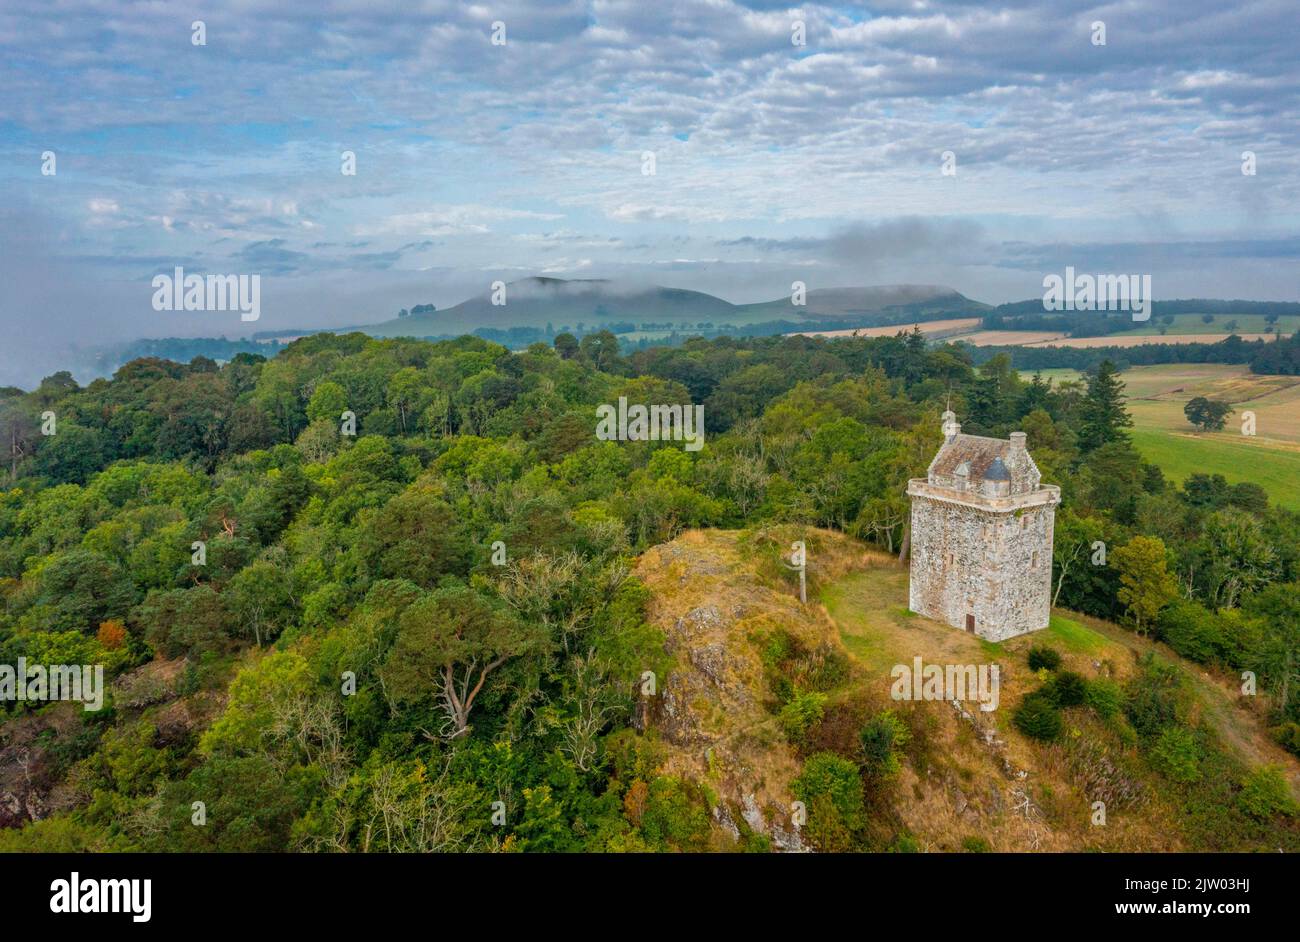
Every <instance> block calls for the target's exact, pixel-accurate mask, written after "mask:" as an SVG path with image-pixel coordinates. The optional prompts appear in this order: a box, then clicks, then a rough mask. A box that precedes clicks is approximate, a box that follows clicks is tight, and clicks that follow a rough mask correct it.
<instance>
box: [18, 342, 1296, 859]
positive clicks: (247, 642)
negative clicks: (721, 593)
mask: <svg viewBox="0 0 1300 942" xmlns="http://www.w3.org/2000/svg"><path fill="white" fill-rule="evenodd" d="M1122 387H1123V384H1122V381H1121V379H1120V374H1117V373H1116V372H1115V370H1114V368H1113V366H1112V365H1111V364H1110V363H1108V362H1107V363H1102V364H1101V365H1100V366H1099V367H1098V368H1097V369H1096V370H1095V371H1094V372H1092V373H1091V374H1090V375H1089V377H1088V378H1087V380H1086V381H1085V382H1065V383H1059V384H1054V383H1051V382H1048V381H1044V380H1043V379H1041V378H1038V377H1035V378H1033V379H1031V380H1029V381H1025V380H1023V379H1022V378H1021V376H1020V375H1019V374H1018V373H1017V372H1016V371H1015V370H1014V369H1012V364H1011V360H1010V358H1009V356H1007V355H1006V354H1001V355H996V356H993V357H992V358H991V359H989V360H988V361H987V362H985V363H983V364H982V365H981V366H979V367H976V366H974V365H973V364H972V362H971V359H970V352H969V350H967V349H964V348H960V347H955V346H948V345H943V346H938V347H933V346H927V344H926V343H925V341H924V340H923V339H922V338H921V336H920V335H919V334H918V333H913V334H911V335H903V336H899V337H891V338H876V339H857V338H854V339H843V340H836V341H828V340H823V339H817V338H806V337H787V338H777V337H767V338H752V339H744V340H742V339H735V338H718V339H713V340H704V339H696V340H689V341H687V342H685V343H683V344H681V345H679V346H673V347H655V348H649V349H643V350H637V351H635V352H633V353H631V354H630V355H624V354H623V353H622V352H621V351H620V348H619V345H618V342H617V340H616V338H615V337H614V336H613V335H612V334H610V333H608V332H597V333H593V334H588V335H587V336H584V337H582V338H581V339H578V338H576V337H573V336H571V335H568V334H561V335H560V336H558V337H556V338H555V340H554V342H553V343H552V344H540V343H539V344H535V345H533V346H531V347H529V348H527V349H526V350H524V351H522V352H518V353H511V352H510V351H508V350H507V349H506V348H505V347H502V346H499V345H497V344H495V343H492V342H489V341H486V340H484V339H482V338H471V337H464V338H461V339H458V340H452V341H443V342H436V343H434V342H424V341H416V340H375V339H371V338H368V337H366V336H364V335H362V334H348V335H341V336H339V335H332V334H320V335H315V336H310V337H306V338H303V339H301V340H298V341H295V342H294V343H292V344H290V345H288V346H287V347H286V348H285V349H284V350H283V352H281V353H279V354H278V355H277V356H275V357H274V358H273V359H265V358H263V357H261V356H257V355H253V354H249V353H240V354H238V355H236V356H234V357H233V359H231V360H230V361H229V362H227V363H225V364H224V365H218V364H217V363H216V362H215V361H213V360H211V359H206V358H203V357H199V358H196V359H194V360H193V361H191V362H190V363H188V364H187V365H182V364H178V363H174V362H169V361H166V360H161V359H138V360H135V361H133V362H130V363H128V364H126V365H125V366H123V367H122V368H121V369H119V370H118V371H117V372H116V374H115V375H114V376H113V377H112V379H111V380H109V379H101V380H96V381H94V382H92V383H91V384H89V385H88V386H86V387H84V388H81V387H79V386H78V385H77V384H76V383H75V382H74V381H73V380H72V379H71V377H70V376H69V375H68V374H56V375H54V376H51V377H49V378H47V379H46V380H45V381H43V382H42V383H41V385H40V386H39V387H38V388H37V389H35V390H32V391H30V392H24V391H22V390H17V389H8V390H0V443H2V447H3V450H4V458H5V461H4V468H3V470H2V471H0V603H2V605H0V663H9V664H13V663H17V660H18V659H19V658H26V659H27V661H28V662H32V663H42V664H45V663H60V664H81V663H85V664H91V663H96V664H104V665H105V666H106V669H107V671H108V673H109V675H110V679H112V680H113V681H114V686H113V689H112V693H111V695H110V697H109V701H108V706H107V707H106V708H105V709H104V710H102V711H98V712H85V713H84V714H83V713H82V712H79V711H78V712H76V713H75V715H74V714H72V713H69V714H68V716H69V717H70V719H68V720H67V721H66V722H65V723H63V724H62V725H60V726H59V727H58V728H57V729H52V730H50V731H48V736H47V741H45V747H46V748H44V750H43V753H42V754H43V765H42V766H41V767H40V768H39V769H37V770H36V773H37V774H38V776H40V777H43V778H44V780H46V781H47V782H48V783H52V787H51V790H50V798H49V803H50V806H51V807H50V810H51V813H50V814H48V815H46V816H44V818H43V820H41V821H39V822H37V823H35V824H30V823H28V824H26V826H25V827H24V828H22V829H19V828H16V827H14V826H15V825H18V824H20V823H22V821H21V820H20V819H17V818H11V819H9V820H5V821H2V822H0V823H3V824H6V825H9V826H10V827H9V829H8V830H3V831H0V847H9V848H14V847H40V848H45V849H60V848H66V849H74V848H97V849H110V848H113V849H152V850H168V849H180V850H204V849H215V850H286V849H325V850H457V849H474V848H482V847H492V846H500V847H506V848H508V849H518V850H543V851H544V850H582V849H587V850H635V849H674V848H675V849H692V848H701V847H703V846H704V845H705V842H706V841H707V839H708V831H709V819H708V811H707V801H705V800H704V798H703V797H702V796H701V795H700V794H698V786H695V785H692V784H691V783H688V782H684V781H681V780H678V779H674V778H671V777H667V776H663V775H657V774H656V773H655V771H654V768H655V766H654V762H653V756H652V755H651V754H650V750H652V748H653V744H652V743H651V741H650V740H649V739H648V738H642V737H638V736H637V735H636V734H635V731H634V730H633V729H632V728H631V717H632V715H633V709H632V707H633V699H634V693H635V690H636V685H637V683H638V682H639V678H640V677H641V676H642V674H643V672H644V671H646V670H657V671H660V672H663V671H665V670H667V669H668V668H669V667H670V665H668V664H665V663H664V658H665V654H664V650H663V644H662V638H660V637H658V636H657V633H656V632H655V631H654V630H653V629H651V628H650V627H649V626H648V625H647V623H646V621H645V619H644V606H645V602H646V589H645V587H644V586H642V585H641V584H640V583H639V582H638V581H637V579H636V578H635V577H634V576H632V575H630V561H631V560H632V559H633V558H634V557H635V556H636V555H637V554H638V553H640V552H642V551H644V550H645V549H647V548H648V547H650V546H653V545H655V544H657V543H661V542H663V541H665V540H670V539H672V538H673V537H675V536H676V535H677V534H678V533H680V532H681V531H682V530H684V529H686V528H694V527H718V528H741V527H756V526H761V525H764V524H775V523H799V524H807V525H814V526H819V527H826V528H832V529H836V530H840V531H843V532H844V533H847V534H849V535H851V536H854V537H857V538H860V539H862V540H865V541H869V542H871V543H873V544H876V545H878V546H879V547H881V548H882V549H884V550H887V551H889V552H892V553H894V554H898V553H900V552H904V551H905V546H906V542H907V532H906V527H907V503H906V496H905V493H904V489H905V485H906V481H907V480H908V479H909V478H910V477H916V476H920V475H922V474H923V473H924V470H925V468H926V465H927V464H928V462H929V461H930V458H931V457H932V456H933V454H934V452H935V450H936V448H937V446H938V444H939V440H940V431H939V429H940V418H939V417H940V413H941V412H943V411H944V409H945V408H948V407H951V408H952V409H953V411H955V412H956V413H957V414H958V415H959V416H960V417H961V421H962V424H963V430H964V431H967V432H971V433H976V434H984V435H996V436H1002V437H1005V436H1006V435H1007V434H1008V433H1009V432H1010V431H1012V430H1014V429H1023V430H1024V431H1026V432H1027V433H1028V443H1029V447H1030V449H1031V451H1032V453H1033V455H1034V457H1035V460H1036V461H1037V463H1038V465H1039V467H1040V468H1041V470H1042V472H1043V475H1044V480H1045V481H1048V482H1050V483H1054V484H1058V485H1059V486H1060V487H1061V489H1062V492H1063V504H1062V507H1061V509H1060V512H1059V515H1058V519H1057V535H1056V545H1055V559H1054V567H1053V568H1054V571H1053V593H1054V596H1055V597H1056V601H1057V603H1058V604H1060V605H1062V606H1066V607H1068V608H1071V609H1074V610H1076V611H1080V612H1084V613H1088V614H1091V615H1095V616H1099V617H1102V618H1106V619H1112V620H1115V621H1120V622H1123V623H1125V624H1128V625H1130V626H1132V627H1133V629H1134V630H1135V631H1140V632H1142V633H1147V634H1150V635H1152V636H1154V637H1158V638H1161V639H1163V640H1164V641H1166V642H1167V643H1168V644H1169V645H1170V646H1172V647H1173V648H1174V649H1175V650H1176V651H1178V652H1179V653H1180V654H1182V655H1183V656H1185V657H1188V658H1191V659H1193V660H1197V661H1201V662H1204V663H1206V664H1214V665H1219V666H1222V667H1225V668H1230V669H1233V670H1251V671H1254V672H1256V674H1257V675H1258V677H1259V683H1260V685H1261V687H1262V689H1263V690H1264V691H1265V692H1266V693H1267V695H1268V696H1269V697H1270V698H1271V701H1270V702H1271V703H1272V706H1273V715H1272V717H1271V719H1272V722H1273V725H1274V728H1275V730H1276V735H1277V736H1278V737H1279V739H1280V741H1282V742H1283V743H1284V744H1286V745H1287V746H1288V748H1290V749H1292V750H1293V751H1295V750H1300V725H1297V721H1300V707H1298V706H1297V703H1298V702H1300V697H1297V696H1296V695H1295V694H1296V689H1295V683H1296V679H1297V677H1296V674H1297V671H1300V657H1297V648H1298V647H1300V610H1298V606H1300V601H1298V600H1300V584H1298V581H1300V516H1297V515H1296V514H1295V513H1292V512H1289V511H1287V510H1285V509H1282V508H1278V507H1276V506H1271V505H1270V504H1269V501H1268V498H1267V496H1266V494H1265V493H1264V491H1263V490H1262V489H1261V488H1259V487H1258V486H1255V485H1251V484H1237V485H1229V484H1228V483H1227V482H1225V481H1224V480H1223V479H1222V478H1216V477H1207V476H1204V475H1195V476H1193V477H1192V478H1190V479H1188V480H1187V481H1185V482H1184V483H1183V484H1182V485H1181V486H1174V485H1173V484H1171V483H1170V482H1169V481H1167V480H1166V479H1165V478H1164V476H1163V475H1162V474H1161V471H1160V469H1159V468H1158V467H1155V466H1153V465H1151V464H1149V463H1147V462H1145V461H1143V460H1142V458H1141V457H1140V456H1139V455H1138V453H1137V452H1136V451H1135V450H1134V448H1133V446H1132V445H1131V444H1130V442H1129V439H1128V434H1127V427H1128V425H1129V419H1128V416H1127V413H1126V411H1125V408H1124V404H1123V392H1122ZM620 396H626V397H627V398H628V399H629V401H634V402H644V403H678V404H682V403H691V402H693V403H702V404H703V405H704V415H705V426H706V430H707V437H706V443H705V447H704V448H703V450H701V451H699V452H697V453H691V452H687V451H685V450H684V449H683V448H682V447H681V445H680V444H679V443H676V442H671V441H662V442H659V441H654V442H612V441H598V440H596V438H595V435H594V429H595V410H596V407H597V406H598V405H600V404H604V403H612V402H616V401H617V400H618V398H619V397H620ZM349 416H351V418H350V419H349ZM350 422H351V423H353V425H350V424H349V423H350ZM353 428H354V429H355V434H354V435H353V434H347V432H349V431H351V430H352V429H353ZM49 430H53V432H54V433H53V434H47V433H46V432H48V431H49ZM1098 543H1102V544H1104V545H1105V546H1106V547H1107V548H1109V551H1110V554H1111V562H1110V564H1109V565H1104V566H1099V565H1094V564H1090V562H1089V560H1090V557H1091V556H1092V555H1093V554H1094V553H1095V546H1096V545H1097V544H1098ZM164 683H165V684H170V685H172V686H173V687H174V689H176V690H180V691H181V692H183V693H184V694H185V699H184V701H183V710H181V712H182V713H184V714H185V715H181V716H178V715H177V711H178V709H179V708H178V707H177V706H176V704H175V702H173V703H170V704H169V705H168V707H167V708H166V709H156V708H154V709H151V707H152V706H153V705H154V704H157V703H159V702H160V701H161V698H160V696H159V695H158V694H157V692H156V690H155V689H154V688H155V687H156V686H160V685H163V684H164ZM2 709H3V711H4V712H2V713H0V719H4V720H5V721H7V723H8V724H11V725H12V724H14V723H18V722H21V721H22V720H23V719H24V718H25V717H28V716H29V715H31V714H33V713H35V712H37V711H39V710H53V709H55V707H53V706H49V707H47V706H44V705H41V704H31V703H21V702H18V703H15V702H5V703H4V704H3V706H2ZM885 732H886V733H887V732H888V730H886V731H885ZM877 733H879V730H877ZM881 735H883V734H881ZM886 738H888V737H886ZM819 761H821V760H819ZM812 771H813V770H810V771H809V772H808V773H807V774H808V775H810V776H811V775H812ZM823 771H826V772H827V774H831V773H833V772H834V771H835V770H834V769H833V768H831V769H828V770H823ZM55 785H57V787H53V786H55ZM498 799H501V800H506V801H508V803H510V804H511V806H512V807H518V808H520V809H522V810H521V811H519V812H518V813H516V814H515V815H513V816H512V818H511V821H510V824H509V826H508V827H505V828H499V827H494V826H492V822H491V820H490V818H489V816H488V814H487V813H486V812H484V811H483V810H482V809H486V808H488V807H490V806H491V804H492V802H493V801H496V800H498ZM200 801H201V802H203V803H204V804H205V806H206V808H207V809H208V811H207V813H208V814H209V815H211V819H212V823H211V824H210V825H209V826H207V827H202V828H198V827H193V826H191V816H192V814H193V813H196V812H192V810H191V809H192V808H193V807H194V803H195V802H200ZM759 844H761V842H758V841H756V842H755V845H756V846H757V845H759Z"/></svg>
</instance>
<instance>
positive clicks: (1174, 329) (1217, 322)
mask: <svg viewBox="0 0 1300 942" xmlns="http://www.w3.org/2000/svg"><path fill="white" fill-rule="evenodd" d="M1229 321H1236V322H1237V329H1236V331H1235V333H1238V334H1262V333H1264V328H1266V327H1268V326H1269V325H1268V324H1267V323H1265V321H1264V315H1263V314H1216V315H1214V320H1213V321H1211V322H1210V323H1208V324H1207V323H1205V322H1204V321H1202V320H1201V315H1200V314H1175V315H1174V322H1173V323H1172V324H1168V325H1166V324H1165V323H1164V321H1162V320H1161V319H1160V318H1159V317H1153V318H1151V320H1149V321H1142V322H1140V323H1138V324H1135V325H1134V326H1133V327H1132V328H1131V329H1129V330H1122V331H1118V332H1117V333H1116V334H1115V336H1118V337H1122V336H1146V335H1149V334H1159V333H1160V328H1162V327H1164V328H1166V329H1165V333H1166V334H1167V335H1169V336H1174V335H1176V334H1223V336H1225V337H1226V336H1228V331H1227V330H1226V329H1225V328H1226V325H1227V323H1228V322H1229ZM1296 330H1300V316H1297V315H1295V314H1283V315H1282V316H1281V317H1279V318H1278V321H1277V324H1276V325H1274V332H1276V333H1282V334H1292V333H1295V331H1296Z"/></svg>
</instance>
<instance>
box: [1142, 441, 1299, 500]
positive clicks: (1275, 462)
mask: <svg viewBox="0 0 1300 942" xmlns="http://www.w3.org/2000/svg"><path fill="white" fill-rule="evenodd" d="M1133 444H1134V445H1136V446H1137V449H1138V451H1139V452H1141V453H1142V456H1143V457H1144V458H1146V459H1147V460H1148V461H1150V462H1152V463H1153V464H1156V465H1158V466H1159V467H1160V470H1162V471H1163V472H1164V473H1165V477H1167V478H1169V479H1171V480H1173V481H1176V482H1178V483H1182V481H1183V480H1185V479H1186V478H1187V477H1189V476H1190V475H1192V474H1195V473H1198V472H1199V473H1202V474H1222V475H1223V476H1224V478H1226V479H1227V481H1228V483H1230V484H1238V483H1241V482H1243V481H1250V482H1253V483H1255V484H1258V485H1259V486H1260V487H1262V488H1264V490H1265V491H1267V492H1268V496H1269V498H1270V499H1271V500H1272V501H1274V502H1275V503H1277V504H1280V505H1281V506H1283V507H1287V508H1289V509H1291V510H1300V487H1297V482H1300V452H1296V451H1280V450H1274V449H1271V448H1267V447H1264V446H1261V445H1254V444H1246V443H1245V442H1244V441H1243V442H1233V441H1230V440H1225V439H1223V438H1200V437H1197V436H1196V435H1191V434H1188V435H1179V434H1176V433H1172V432H1165V431H1161V430H1159V429H1134V430H1133Z"/></svg>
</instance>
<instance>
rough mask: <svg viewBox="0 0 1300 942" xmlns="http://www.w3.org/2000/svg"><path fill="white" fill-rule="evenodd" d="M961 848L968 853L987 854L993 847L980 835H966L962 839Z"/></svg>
mask: <svg viewBox="0 0 1300 942" xmlns="http://www.w3.org/2000/svg"><path fill="white" fill-rule="evenodd" d="M961 849H962V850H964V851H966V852H967V853H968V854H987V853H988V852H989V851H991V850H992V849H993V848H992V847H990V846H989V842H988V841H986V840H984V838H982V837H967V838H964V839H963V840H962V842H961Z"/></svg>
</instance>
